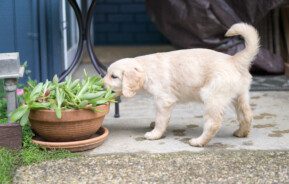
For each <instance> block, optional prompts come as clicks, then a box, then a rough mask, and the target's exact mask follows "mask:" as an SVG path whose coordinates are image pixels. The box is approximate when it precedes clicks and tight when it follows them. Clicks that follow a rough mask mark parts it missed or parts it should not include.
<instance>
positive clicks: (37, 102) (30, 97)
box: [11, 72, 115, 126]
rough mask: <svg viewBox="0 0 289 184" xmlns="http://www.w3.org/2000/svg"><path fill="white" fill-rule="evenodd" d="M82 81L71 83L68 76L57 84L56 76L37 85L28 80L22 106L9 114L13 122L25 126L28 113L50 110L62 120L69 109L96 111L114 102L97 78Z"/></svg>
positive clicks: (113, 98) (87, 78)
mask: <svg viewBox="0 0 289 184" xmlns="http://www.w3.org/2000/svg"><path fill="white" fill-rule="evenodd" d="M84 74H85V77H84V79H83V80H82V81H80V80H79V79H76V80H72V79H71V77H68V78H66V79H65V81H63V82H59V79H58V77H57V76H54V77H53V80H52V81H48V80H46V82H44V83H42V82H41V83H37V82H36V81H32V80H29V81H28V82H27V86H26V87H24V94H23V96H22V100H21V101H22V104H21V105H20V106H19V107H18V108H17V109H16V110H15V111H14V112H13V113H12V115H11V120H12V122H15V121H18V120H20V124H21V125H22V126H23V125H26V124H27V123H28V122H29V120H28V116H29V113H30V111H31V110H39V109H51V110H54V111H55V113H56V116H57V118H61V111H63V110H68V109H88V110H92V111H96V107H97V106H99V105H103V104H107V103H110V102H114V101H115V95H114V93H113V92H112V90H111V89H109V88H107V89H105V88H104V83H103V80H102V78H101V77H99V76H92V77H89V76H87V74H86V72H84Z"/></svg>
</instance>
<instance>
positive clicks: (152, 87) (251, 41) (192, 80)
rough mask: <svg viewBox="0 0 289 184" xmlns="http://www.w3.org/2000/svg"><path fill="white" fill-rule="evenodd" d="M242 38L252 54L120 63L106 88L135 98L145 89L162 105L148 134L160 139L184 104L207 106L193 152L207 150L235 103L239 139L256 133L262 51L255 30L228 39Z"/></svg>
mask: <svg viewBox="0 0 289 184" xmlns="http://www.w3.org/2000/svg"><path fill="white" fill-rule="evenodd" d="M235 35H241V36H242V37H243V38H244V40H245V45H246V48H245V49H244V50H243V51H241V52H239V53H237V54H235V55H234V56H230V55H227V54H223V53H220V52H216V51H213V50H209V49H187V50H178V51H172V52H166V53H156V54H151V55H146V56H140V57H136V58H126V59H121V60H119V61H116V62H115V63H113V64H112V65H111V66H110V67H109V68H108V73H107V75H106V76H105V78H104V80H105V84H106V85H107V86H109V87H111V88H112V89H113V90H114V91H115V92H116V93H117V94H118V95H122V94H123V95H124V96H126V97H132V96H134V95H135V94H136V92H137V91H138V90H139V89H141V88H143V89H145V90H146V91H148V92H149V93H150V94H152V95H153V96H154V98H155V102H156V109H157V113H156V118H155V127H154V129H153V130H152V131H150V132H147V133H146V134H145V138H147V139H159V138H161V137H162V136H163V134H164V133H165V131H166V128H167V126H168V123H169V119H170V116H171V112H172V109H173V107H174V105H175V104H176V103H178V102H180V103H182V102H189V101H199V102H202V103H204V106H205V116H204V118H205V120H206V122H205V125H204V130H203V133H202V135H201V136H200V137H198V138H193V139H191V140H190V144H191V145H192V146H204V145H206V144H207V143H208V142H209V141H210V140H211V139H212V138H213V137H214V135H215V134H216V133H217V132H218V130H219V129H220V127H221V122H222V116H223V112H224V108H225V107H227V106H228V105H229V104H230V103H233V104H234V106H235V108H236V113H237V117H238V121H239V123H240V127H239V129H238V130H236V131H235V132H234V135H235V136H237V137H246V136H247V135H248V133H249V131H250V126H251V121H252V112H251V108H250V105H249V88H250V84H251V75H250V73H249V67H250V65H251V62H252V60H253V59H254V57H255V56H256V55H257V53H258V50H259V36H258V33H257V31H256V30H255V28H254V27H252V26H250V25H248V24H245V23H238V24H235V25H233V26H232V27H231V28H230V29H229V30H228V32H227V33H226V36H235Z"/></svg>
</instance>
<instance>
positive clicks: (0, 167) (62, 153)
mask: <svg viewBox="0 0 289 184" xmlns="http://www.w3.org/2000/svg"><path fill="white" fill-rule="evenodd" d="M22 132H23V133H22V136H23V147H22V149H21V150H19V151H13V150H8V149H5V148H1V147H0V163H1V164H0V183H12V178H13V173H14V172H15V170H16V169H17V167H20V166H25V165H31V164H34V163H40V162H43V161H46V160H59V159H64V158H73V157H79V156H80V155H78V154H76V153H71V152H69V151H67V150H46V149H41V148H40V147H39V146H37V145H35V144H33V143H32V137H33V136H34V133H33V132H32V130H31V128H30V126H29V125H25V126H23V127H22Z"/></svg>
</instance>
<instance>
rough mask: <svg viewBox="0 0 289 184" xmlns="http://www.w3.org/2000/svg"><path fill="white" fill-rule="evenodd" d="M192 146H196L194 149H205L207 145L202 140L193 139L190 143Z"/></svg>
mask: <svg viewBox="0 0 289 184" xmlns="http://www.w3.org/2000/svg"><path fill="white" fill-rule="evenodd" d="M189 143H190V145H191V146H194V147H203V146H205V145H206V143H204V142H203V141H201V140H200V139H198V138H197V139H191V140H190V141H189Z"/></svg>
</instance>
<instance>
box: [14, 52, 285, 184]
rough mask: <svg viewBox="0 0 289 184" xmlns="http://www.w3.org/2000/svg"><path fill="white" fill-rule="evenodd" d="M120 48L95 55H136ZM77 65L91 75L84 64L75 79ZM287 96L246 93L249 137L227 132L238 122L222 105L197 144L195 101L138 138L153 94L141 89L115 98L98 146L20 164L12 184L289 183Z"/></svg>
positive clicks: (199, 124)
mask: <svg viewBox="0 0 289 184" xmlns="http://www.w3.org/2000/svg"><path fill="white" fill-rule="evenodd" d="M162 48H163V49H164V50H169V49H170V48H168V47H162ZM136 50H137V49H136ZM139 50H142V49H139ZM155 50H157V49H152V50H150V51H147V52H152V51H155ZM142 51H143V50H142ZM118 52H119V51H118ZM120 53H122V54H119V55H117V54H115V53H110V54H106V55H107V56H105V54H104V55H103V56H101V57H102V58H100V59H101V60H105V61H107V62H106V64H109V63H110V62H111V61H113V60H116V59H119V58H121V57H123V56H124V55H125V57H130V56H133V55H137V54H138V53H137V52H136V51H131V52H130V53H128V52H125V51H122V52H120ZM124 53H126V54H124ZM108 56H113V59H112V58H107V57H108ZM83 68H86V70H87V71H88V73H89V74H91V75H93V74H95V73H94V69H93V67H92V66H91V64H88V63H86V62H84V63H83V64H82V65H80V66H79V68H78V70H77V71H76V72H75V74H74V77H75V78H79V77H81V73H82V70H83ZM288 101H289V92H287V91H280V92H276V91H266V92H262V91H261V92H251V107H252V108H253V112H254V121H253V125H252V131H251V134H250V135H249V137H247V138H236V137H233V136H232V133H233V131H234V130H235V129H237V127H238V123H237V122H236V120H235V119H236V118H235V112H234V111H233V110H232V109H231V108H228V109H227V110H226V113H225V118H224V123H223V125H222V128H221V130H220V131H219V133H218V134H217V135H216V137H215V138H214V139H213V140H212V141H211V142H210V143H209V145H208V146H206V147H204V148H196V147H192V146H190V145H189V144H188V140H189V139H190V138H193V137H198V136H199V135H200V134H201V133H202V128H203V125H204V120H203V118H202V115H203V107H202V105H201V104H195V103H189V104H179V105H177V106H176V107H175V109H174V111H173V115H172V118H171V122H170V126H169V128H168V130H167V133H166V136H165V138H162V139H160V140H155V141H149V140H146V139H144V137H143V136H144V134H145V132H147V131H150V130H151V128H150V123H151V122H152V121H153V120H154V114H155V110H154V104H153V99H152V97H151V96H149V95H148V94H146V93H144V92H141V93H140V94H138V95H137V96H135V97H133V98H130V99H125V98H122V103H121V104H120V112H121V117H120V118H117V119H116V118H114V117H113V114H114V106H113V105H112V106H111V111H110V114H109V115H108V116H107V117H106V119H105V121H104V124H103V126H105V127H107V128H108V129H109V131H110V135H109V137H108V139H107V140H106V141H105V142H104V144H103V145H101V146H100V147H98V148H96V149H94V150H91V151H87V152H84V153H83V155H84V157H81V158H76V159H65V160H60V161H50V162H45V163H42V164H38V165H35V166H29V167H22V168H19V169H18V170H17V172H16V175H15V178H14V182H15V183H107V182H108V183H224V182H226V183H286V182H289V163H288V160H289V113H288V109H289V103H288Z"/></svg>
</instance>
